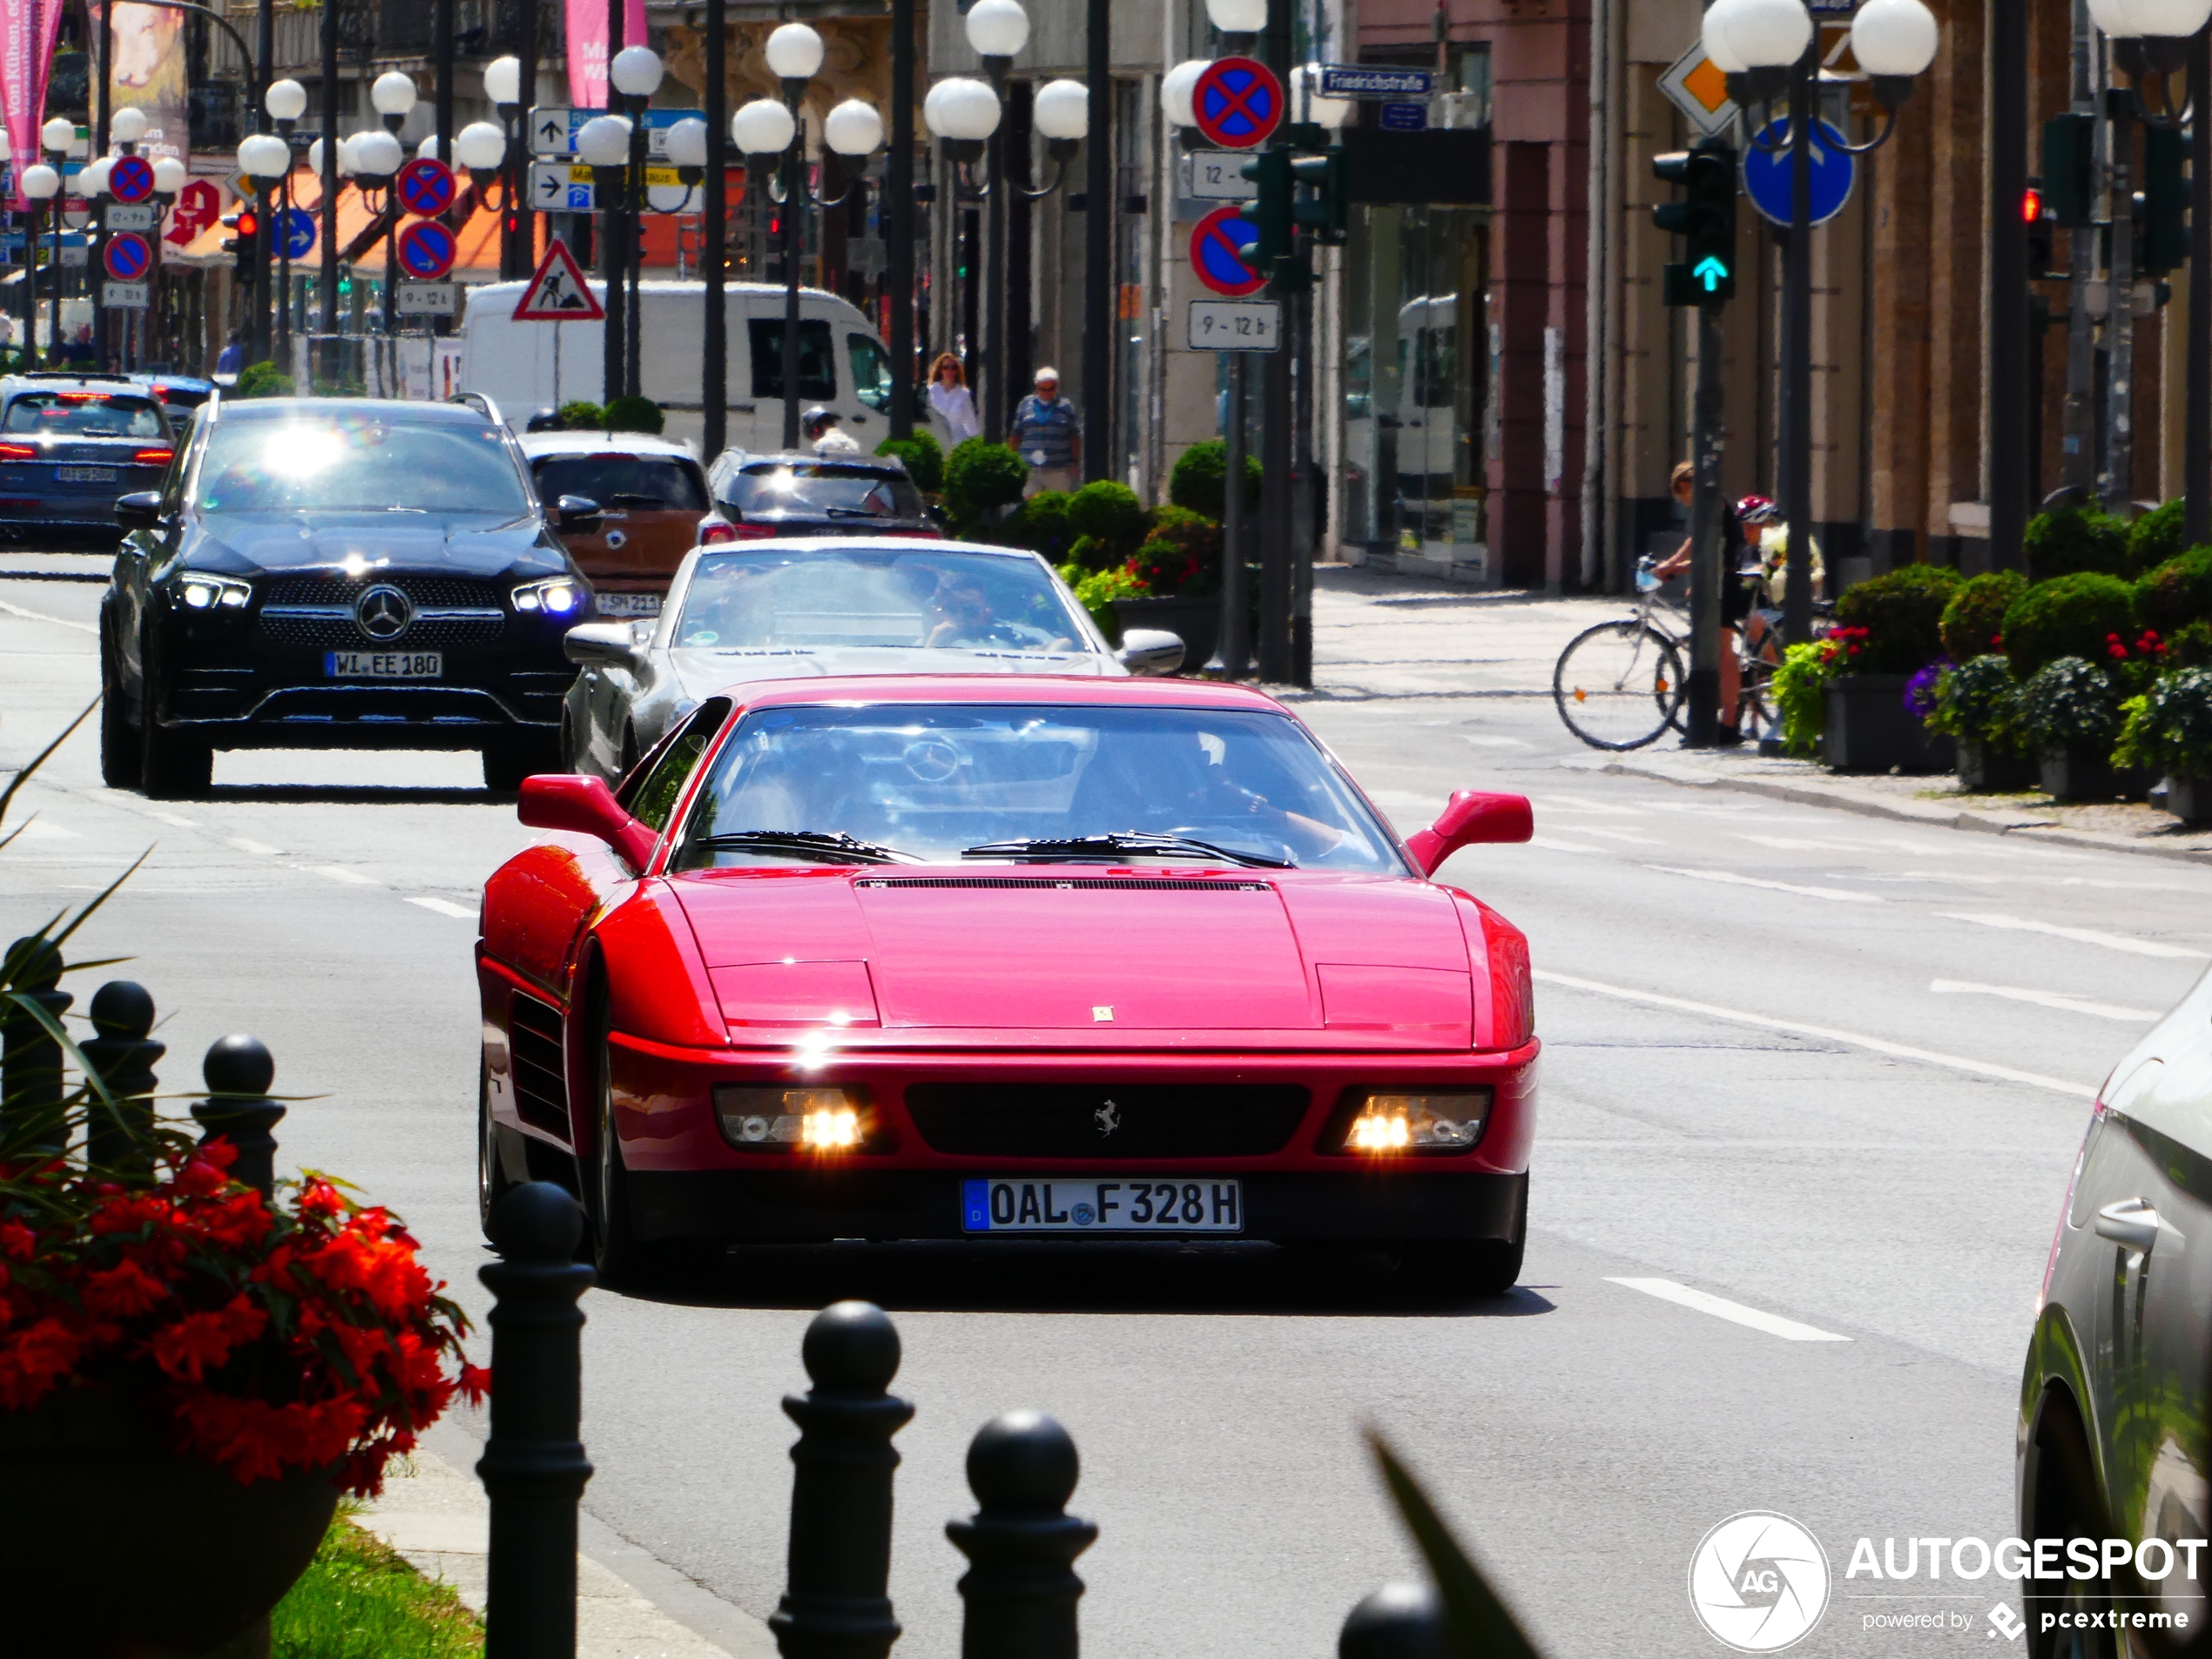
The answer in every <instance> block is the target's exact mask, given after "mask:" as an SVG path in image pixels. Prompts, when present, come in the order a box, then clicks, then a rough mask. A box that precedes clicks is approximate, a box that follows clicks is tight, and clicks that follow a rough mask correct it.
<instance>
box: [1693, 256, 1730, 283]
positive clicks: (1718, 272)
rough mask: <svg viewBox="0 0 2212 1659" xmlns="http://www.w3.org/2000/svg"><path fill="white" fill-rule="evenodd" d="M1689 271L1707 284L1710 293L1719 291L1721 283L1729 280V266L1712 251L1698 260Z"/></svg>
mask: <svg viewBox="0 0 2212 1659" xmlns="http://www.w3.org/2000/svg"><path fill="white" fill-rule="evenodd" d="M1690 275H1692V276H1694V277H1696V279H1697V280H1699V281H1700V282H1703V284H1704V285H1705V292H1706V293H1716V292H1717V291H1718V290H1719V288H1720V286H1721V284H1722V283H1723V282H1725V281H1727V280H1728V266H1725V265H1723V264H1722V263H1721V262H1720V261H1719V260H1716V259H1715V258H1714V257H1713V256H1712V255H1711V254H1710V253H1708V254H1707V255H1706V256H1705V257H1704V258H1703V259H1702V260H1698V261H1697V263H1696V266H1693V267H1691V270H1690Z"/></svg>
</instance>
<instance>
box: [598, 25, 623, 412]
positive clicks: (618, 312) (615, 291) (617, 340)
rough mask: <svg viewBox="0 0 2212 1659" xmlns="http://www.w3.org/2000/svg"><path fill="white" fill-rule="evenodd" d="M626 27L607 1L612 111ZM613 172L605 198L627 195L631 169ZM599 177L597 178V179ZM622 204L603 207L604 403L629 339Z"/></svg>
mask: <svg viewBox="0 0 2212 1659" xmlns="http://www.w3.org/2000/svg"><path fill="white" fill-rule="evenodd" d="M622 25H623V0H607V81H606V91H604V92H603V93H602V94H601V95H600V96H601V98H603V100H604V103H605V105H606V107H607V108H608V109H609V110H612V109H613V108H614V105H615V83H614V63H615V54H616V53H617V52H618V51H621V50H622V48H623V38H622ZM610 172H614V173H615V174H616V175H617V177H618V178H619V179H621V181H622V182H621V185H617V186H616V187H615V188H614V189H612V190H610V189H608V188H607V187H606V186H605V185H601V186H600V193H601V194H603V195H605V196H613V197H619V196H620V195H621V194H622V193H623V186H624V185H627V184H628V182H629V178H628V174H629V169H628V168H626V167H624V168H617V169H610ZM597 177H599V175H597V174H595V175H594V178H595V179H597ZM622 217H623V210H622V204H621V203H620V202H619V201H611V200H610V201H606V202H603V203H602V204H601V206H600V211H599V240H600V242H601V244H602V246H601V247H600V250H599V274H600V276H601V278H602V279H603V280H604V281H605V283H606V285H607V298H606V312H607V315H606V320H605V321H604V323H603V324H602V325H601V327H602V329H603V331H604V341H602V345H603V347H604V349H603V350H602V352H601V354H600V365H599V368H600V373H599V398H600V401H602V402H604V403H611V402H613V401H615V399H617V398H618V397H620V396H621V395H622V388H623V373H622V347H623V341H624V339H625V338H626V330H625V329H624V321H625V320H626V318H627V316H628V314H629V310H630V307H629V305H628V304H627V298H628V296H627V294H626V293H625V292H624V291H625V289H626V288H627V287H628V281H627V279H628V276H629V272H630V261H629V258H628V256H627V255H626V254H625V253H624V250H623V246H622V233H623V223H622Z"/></svg>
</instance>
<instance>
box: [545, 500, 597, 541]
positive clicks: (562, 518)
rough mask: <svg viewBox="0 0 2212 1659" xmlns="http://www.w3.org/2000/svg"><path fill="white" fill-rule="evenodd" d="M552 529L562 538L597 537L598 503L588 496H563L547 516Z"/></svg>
mask: <svg viewBox="0 0 2212 1659" xmlns="http://www.w3.org/2000/svg"><path fill="white" fill-rule="evenodd" d="M547 516H548V517H549V518H550V519H551V520H552V521H553V528H554V529H556V530H558V531H560V532H561V534H562V535H563V536H597V534H598V533H599V523H600V520H599V503H598V502H596V501H594V500H592V499H591V497H590V496H562V497H561V499H560V500H558V501H556V502H554V503H553V510H552V511H551V512H550V513H549V514H548V515H547Z"/></svg>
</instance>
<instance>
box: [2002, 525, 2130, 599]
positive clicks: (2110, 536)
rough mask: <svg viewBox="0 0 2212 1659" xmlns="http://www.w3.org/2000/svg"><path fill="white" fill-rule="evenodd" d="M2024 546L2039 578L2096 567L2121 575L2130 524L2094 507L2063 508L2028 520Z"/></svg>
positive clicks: (2033, 573) (2030, 571)
mask: <svg viewBox="0 0 2212 1659" xmlns="http://www.w3.org/2000/svg"><path fill="white" fill-rule="evenodd" d="M2021 550H2022V551H2024V552H2025V553H2026V554H2027V573H2028V575H2029V576H2030V577H2032V578H2033V579H2034V580H2035V581H2037V582H2048V581H2050V580H2051V579H2052V578H2053V577H2062V576H2076V575H2079V574H2080V573H2081V572H2083V571H2092V570H2093V571H2096V572H2098V573H2100V574H2101V575H2104V576H2118V575H2119V574H2120V573H2121V571H2122V570H2125V569H2126V568H2127V565H2128V526H2127V525H2126V524H2124V523H2121V521H2120V520H2119V519H2116V518H2114V517H2113V516H2112V515H2111V514H2109V513H2101V512H2099V511H2098V510H2097V509H2094V508H2080V507H2065V508H2060V509H2059V510H2058V511H2056V512H2054V513H2038V514H2037V515H2036V516H2034V517H2033V518H2031V519H2029V520H2028V521H2027V537H2026V539H2025V540H2024V541H2023V542H2022V543H2021Z"/></svg>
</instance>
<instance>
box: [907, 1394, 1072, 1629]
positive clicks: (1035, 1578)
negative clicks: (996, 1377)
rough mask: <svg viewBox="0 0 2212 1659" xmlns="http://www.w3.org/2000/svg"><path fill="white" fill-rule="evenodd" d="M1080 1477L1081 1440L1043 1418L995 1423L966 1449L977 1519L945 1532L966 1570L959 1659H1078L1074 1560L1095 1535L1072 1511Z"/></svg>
mask: <svg viewBox="0 0 2212 1659" xmlns="http://www.w3.org/2000/svg"><path fill="white" fill-rule="evenodd" d="M1078 1470H1079V1465H1078V1463H1077V1460H1076V1443H1075V1441H1074V1440H1070V1439H1069V1435H1068V1431H1067V1430H1066V1429H1064V1428H1062V1427H1061V1426H1060V1425H1059V1424H1058V1423H1056V1422H1055V1421H1054V1420H1052V1419H1051V1418H1049V1417H1047V1416H1046V1415H1045V1414H1044V1413H1042V1412H1008V1413H1004V1414H1003V1415H1002V1416H999V1417H995V1418H993V1419H992V1420H990V1421H989V1422H988V1423H986V1424H984V1425H983V1426H982V1427H981V1429H979V1430H978V1431H976V1435H975V1438H974V1440H971V1441H970V1442H969V1443H968V1490H970V1491H971V1492H973V1493H974V1494H975V1503H976V1512H975V1514H974V1517H973V1518H972V1519H970V1520H968V1521H951V1522H949V1523H948V1524H947V1526H946V1527H945V1534H946V1536H947V1537H948V1538H950V1539H951V1540H952V1541H953V1542H954V1545H955V1546H956V1547H958V1548H959V1550H960V1552H961V1554H963V1555H965V1556H967V1557H968V1572H967V1574H966V1575H964V1576H963V1577H962V1578H961V1581H960V1593H961V1599H962V1600H964V1601H965V1602H967V1604H968V1606H967V1613H966V1615H965V1618H964V1619H963V1622H962V1624H961V1638H960V1650H961V1659H1076V1598H1077V1597H1079V1596H1081V1595H1082V1593H1083V1581H1082V1580H1081V1579H1080V1578H1077V1577H1076V1570H1075V1567H1076V1556H1078V1555H1080V1554H1082V1553H1083V1551H1085V1550H1086V1549H1089V1548H1090V1546H1091V1543H1092V1541H1094V1540H1095V1539H1096V1538H1097V1536H1098V1528H1097V1527H1094V1526H1093V1525H1091V1523H1090V1522H1089V1521H1078V1520H1077V1519H1076V1517H1075V1516H1073V1515H1071V1514H1069V1513H1068V1512H1067V1503H1068V1499H1069V1495H1070V1494H1073V1493H1074V1491H1075V1489H1076V1474H1077V1473H1078Z"/></svg>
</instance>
